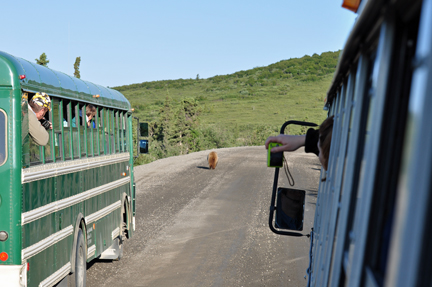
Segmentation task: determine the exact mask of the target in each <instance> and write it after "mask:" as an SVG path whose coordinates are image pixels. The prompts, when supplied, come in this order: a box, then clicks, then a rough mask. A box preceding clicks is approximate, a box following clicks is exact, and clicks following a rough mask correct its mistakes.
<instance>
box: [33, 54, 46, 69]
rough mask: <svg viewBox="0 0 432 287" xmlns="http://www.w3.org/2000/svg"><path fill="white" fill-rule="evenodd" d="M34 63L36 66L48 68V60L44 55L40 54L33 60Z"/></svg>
mask: <svg viewBox="0 0 432 287" xmlns="http://www.w3.org/2000/svg"><path fill="white" fill-rule="evenodd" d="M35 61H36V64H38V65H42V66H44V67H48V63H49V60H48V59H47V56H46V54H45V53H42V54H41V55H40V57H39V59H35Z"/></svg>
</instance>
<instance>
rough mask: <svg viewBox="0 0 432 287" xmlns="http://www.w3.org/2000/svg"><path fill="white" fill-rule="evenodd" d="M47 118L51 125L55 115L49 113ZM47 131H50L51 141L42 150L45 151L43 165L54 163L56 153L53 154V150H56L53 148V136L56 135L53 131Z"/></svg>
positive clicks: (46, 115)
mask: <svg viewBox="0 0 432 287" xmlns="http://www.w3.org/2000/svg"><path fill="white" fill-rule="evenodd" d="M51 106H52V105H51ZM45 118H46V119H47V120H48V121H50V122H51V123H53V113H52V111H48V112H47V113H46V114H45ZM53 128H54V127H53ZM47 131H48V134H49V140H48V143H47V144H46V145H45V146H44V147H43V148H42V149H43V151H44V161H43V163H48V162H53V161H54V159H53V157H54V152H53V149H54V147H53V135H54V132H53V130H52V129H48V130H47Z"/></svg>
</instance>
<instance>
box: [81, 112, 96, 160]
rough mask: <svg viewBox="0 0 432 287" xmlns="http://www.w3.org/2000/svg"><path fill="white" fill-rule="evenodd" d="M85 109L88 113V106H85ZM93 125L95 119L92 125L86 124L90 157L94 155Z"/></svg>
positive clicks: (87, 146) (87, 148)
mask: <svg viewBox="0 0 432 287" xmlns="http://www.w3.org/2000/svg"><path fill="white" fill-rule="evenodd" d="M83 111H85V112H86V114H87V106H84V107H83ZM93 126H94V119H92V120H91V122H90V125H88V124H86V126H85V130H86V131H87V133H86V139H87V141H86V142H87V145H86V151H87V156H88V157H93V156H94V154H93Z"/></svg>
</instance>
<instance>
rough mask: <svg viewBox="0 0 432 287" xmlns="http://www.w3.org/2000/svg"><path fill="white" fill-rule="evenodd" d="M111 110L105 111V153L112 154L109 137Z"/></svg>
mask: <svg viewBox="0 0 432 287" xmlns="http://www.w3.org/2000/svg"><path fill="white" fill-rule="evenodd" d="M110 125H111V123H110V110H108V109H104V131H105V153H106V154H110V153H111V150H110V149H111V138H110V137H109V129H110Z"/></svg>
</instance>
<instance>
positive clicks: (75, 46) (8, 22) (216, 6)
mask: <svg viewBox="0 0 432 287" xmlns="http://www.w3.org/2000/svg"><path fill="white" fill-rule="evenodd" d="M38 2H39V3H38ZM40 2H42V3H40ZM341 4H342V1H341V0H329V1H316V0H314V1H310V0H301V1H298V0H296V1H294V0H284V1H282V0H281V1H279V0H273V1H254V0H250V1H243V0H238V1H236V0H229V1H228V0H218V1H203V0H201V1H187V0H184V1H180V0H178V1H164V0H160V1H157V0H156V1H155V0H153V1H128V0H124V1H110V0H105V1H80V0H78V1H58V0H57V1H27V0H23V1H4V3H2V17H1V18H0V25H1V26H0V27H1V28H0V29H1V34H2V41H1V44H0V50H1V51H4V52H7V53H9V54H12V55H14V56H17V57H20V58H24V59H26V60H29V61H32V62H34V61H35V59H36V58H39V56H40V55H41V54H42V53H46V55H47V57H48V60H49V61H50V62H49V64H48V66H49V67H50V68H51V69H54V70H57V71H61V72H64V73H66V74H69V75H73V73H74V69H73V64H74V62H75V58H76V57H78V56H80V57H81V65H80V72H81V78H82V79H84V80H87V81H90V82H93V83H95V84H100V85H103V86H110V87H113V86H120V85H128V84H133V83H141V82H146V81H156V80H168V79H179V78H183V79H188V78H195V77H196V76H197V74H199V76H200V78H208V77H212V76H215V75H225V74H231V73H234V72H237V71H240V70H247V69H252V68H254V67H258V66H267V65H269V64H272V63H276V62H278V61H281V60H285V59H289V58H298V57H302V56H304V55H312V54H314V53H317V54H321V53H322V52H327V51H337V50H339V49H342V48H343V46H344V44H345V41H346V39H347V37H348V34H349V31H350V30H351V28H352V27H353V25H354V21H355V18H356V14H354V13H353V12H351V11H348V10H346V9H343V8H341Z"/></svg>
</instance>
